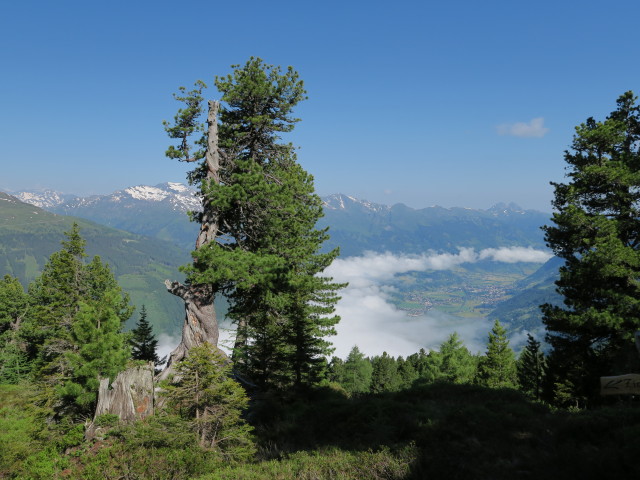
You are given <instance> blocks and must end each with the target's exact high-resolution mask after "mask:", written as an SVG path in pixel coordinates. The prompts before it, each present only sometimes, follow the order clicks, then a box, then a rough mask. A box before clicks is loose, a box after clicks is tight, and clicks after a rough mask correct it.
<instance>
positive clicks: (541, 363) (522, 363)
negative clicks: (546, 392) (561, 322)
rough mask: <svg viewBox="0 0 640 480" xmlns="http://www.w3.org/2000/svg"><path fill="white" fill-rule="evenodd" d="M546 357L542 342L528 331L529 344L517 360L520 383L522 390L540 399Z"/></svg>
mask: <svg viewBox="0 0 640 480" xmlns="http://www.w3.org/2000/svg"><path fill="white" fill-rule="evenodd" d="M545 369H546V359H545V356H544V352H543V351H542V350H541V349H540V342H539V341H537V340H536V339H535V338H533V336H532V335H531V334H530V333H527V345H526V346H525V348H524V349H523V350H522V352H521V353H520V357H519V358H518V362H517V370H518V383H519V385H520V388H521V389H522V391H524V392H526V393H528V394H529V395H531V396H533V398H535V399H536V400H540V398H541V395H542V387H543V385H544V380H545V373H546V372H545Z"/></svg>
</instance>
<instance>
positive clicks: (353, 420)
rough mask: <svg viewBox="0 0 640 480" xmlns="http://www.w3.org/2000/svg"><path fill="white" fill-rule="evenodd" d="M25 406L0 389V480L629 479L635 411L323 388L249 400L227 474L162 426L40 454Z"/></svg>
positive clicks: (473, 393) (638, 440) (428, 388)
mask: <svg viewBox="0 0 640 480" xmlns="http://www.w3.org/2000/svg"><path fill="white" fill-rule="evenodd" d="M31 398H32V393H29V389H25V388H21V387H10V386H0V478H70V479H75V478H77V479H80V478H83V479H84V478H87V479H91V478H114V479H115V478H140V479H143V478H158V479H161V478H172V479H192V478H194V479H200V480H218V479H220V480H226V479H239V480H242V479H282V480H284V479H308V480H311V479H345V480H349V479H389V480H413V479H425V478H426V479H428V478H446V479H484V478H491V479H498V480H499V479H514V478H515V479H517V478H525V479H526V478H547V479H555V478H587V479H588V478H639V477H640V464H639V463H638V461H637V454H638V452H639V451H640V408H639V407H638V405H637V404H635V403H629V402H627V403H625V404H621V405H614V406H609V407H604V408H600V409H595V410H590V411H580V412H568V411H563V410H554V409H552V408H550V407H548V406H545V405H543V404H540V403H537V402H534V401H532V400H530V399H528V398H526V397H525V396H524V395H522V394H521V393H520V392H517V391H514V390H508V389H505V390H492V389H487V388H483V387H479V386H472V385H451V384H425V383H417V384H415V385H414V387H413V388H411V389H409V390H405V391H401V392H397V393H387V394H380V395H363V396H360V397H353V398H347V397H346V396H345V395H344V394H343V393H341V392H340V391H338V390H334V389H332V388H329V387H327V388H322V389H317V390H313V391H310V392H307V393H306V394H305V395H295V396H294V395H254V398H253V400H252V407H251V410H250V411H249V412H248V415H247V418H248V420H249V421H250V422H251V423H252V424H253V425H254V427H255V434H256V441H257V446H258V452H259V453H258V455H257V457H256V458H255V461H253V462H250V463H238V464H230V463H226V462H221V461H220V460H219V459H218V458H217V457H216V456H215V455H213V454H212V453H211V452H203V451H199V450H197V449H196V448H192V447H189V446H188V445H189V443H188V442H189V439H188V435H187V436H186V437H184V435H183V437H180V435H178V434H175V433H172V432H171V431H164V430H162V428H164V427H162V425H161V427H162V428H161V429H160V430H159V429H158V428H160V427H158V426H157V425H156V427H153V428H152V426H149V425H147V426H144V425H140V427H136V428H135V429H134V430H133V433H129V434H127V435H119V436H112V437H110V438H107V439H106V440H101V441H99V442H97V443H93V444H83V445H81V446H79V447H74V448H71V449H69V448H67V449H66V453H65V449H64V448H62V449H61V448H58V450H57V451H56V450H52V445H56V443H55V442H45V441H43V440H42V439H43V438H44V437H43V435H42V433H39V432H40V431H41V430H42V429H43V428H44V425H43V424H42V420H39V419H38V417H37V415H35V413H34V410H33V408H31V407H30V406H29V405H30V402H31ZM158 425H160V424H158ZM154 428H155V430H154ZM136 429H137V430H138V431H136ZM154 432H155V433H154ZM154 437H155V440H154ZM179 438H183V440H180V441H178V439H179ZM184 439H186V440H184ZM176 442H177V443H176ZM174 443H175V444H174ZM61 444H62V443H60V442H58V443H57V445H61ZM38 472H40V473H38ZM47 475H49V476H48V477H47Z"/></svg>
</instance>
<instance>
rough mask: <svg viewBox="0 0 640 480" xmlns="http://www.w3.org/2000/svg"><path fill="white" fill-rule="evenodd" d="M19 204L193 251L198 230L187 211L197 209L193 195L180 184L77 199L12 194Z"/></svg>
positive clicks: (46, 194)
mask: <svg viewBox="0 0 640 480" xmlns="http://www.w3.org/2000/svg"><path fill="white" fill-rule="evenodd" d="M13 195H14V196H16V197H18V198H19V199H21V200H22V201H23V202H26V203H30V204H32V205H37V206H39V207H41V208H43V209H45V210H48V211H50V212H53V213H58V214H63V215H73V216H76V217H81V218H86V219H88V220H92V221H94V222H97V223H101V224H103V225H107V226H109V227H114V228H119V229H121V230H127V231H129V232H133V233H138V234H142V235H148V236H152V237H157V238H160V239H162V240H169V241H172V242H174V243H176V244H178V245H180V246H182V247H185V248H189V249H191V248H193V243H194V239H195V236H196V232H197V230H198V227H197V225H196V224H194V223H191V222H189V218H188V217H187V215H186V212H188V211H197V210H199V209H200V208H201V203H200V199H199V198H198V196H197V195H196V191H195V190H194V189H193V188H191V187H188V186H187V185H184V184H182V183H174V182H167V183H161V184H158V185H155V186H149V185H136V186H133V187H128V188H125V189H123V190H118V191H115V192H113V193H111V194H108V195H93V196H90V197H79V196H75V195H62V194H60V193H57V192H54V191H51V190H47V191H44V192H16V193H14V194H13Z"/></svg>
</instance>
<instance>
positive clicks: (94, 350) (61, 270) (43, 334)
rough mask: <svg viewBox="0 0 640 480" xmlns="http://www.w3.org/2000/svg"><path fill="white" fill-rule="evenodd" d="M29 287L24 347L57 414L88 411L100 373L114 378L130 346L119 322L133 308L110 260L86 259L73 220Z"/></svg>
mask: <svg viewBox="0 0 640 480" xmlns="http://www.w3.org/2000/svg"><path fill="white" fill-rule="evenodd" d="M65 235H66V236H67V240H66V241H63V242H62V249H61V250H60V251H59V252H55V253H53V254H52V255H51V256H50V258H49V261H48V262H47V264H46V265H45V267H44V269H43V272H42V274H41V275H40V276H39V277H38V278H37V279H36V280H35V281H34V283H33V284H32V285H31V286H30V287H29V297H30V302H31V305H30V308H29V314H28V315H27V317H26V318H25V321H24V322H23V324H22V326H21V331H20V336H21V337H23V338H25V343H26V345H27V351H28V352H29V353H30V354H31V357H32V358H34V359H35V360H36V368H35V370H34V376H35V378H36V379H37V380H39V381H42V382H43V383H44V385H45V386H48V387H50V388H48V389H47V392H48V393H51V394H52V395H53V397H54V398H52V400H55V404H56V405H57V407H56V408H57V410H58V411H57V413H58V414H70V415H88V414H90V413H92V412H91V410H92V408H93V406H94V404H95V400H96V396H97V390H98V382H99V378H100V377H101V376H106V377H110V378H113V377H114V376H115V374H116V373H117V372H118V371H119V370H120V369H122V368H123V367H124V364H125V362H126V360H127V359H128V358H129V355H130V352H129V349H128V346H127V344H126V341H125V337H124V334H122V328H123V326H124V323H125V322H126V321H127V319H128V318H129V316H130V315H131V313H132V311H133V307H131V306H130V305H129V296H128V295H127V294H125V293H124V292H122V289H121V288H120V286H119V285H118V283H117V281H116V279H115V277H114V275H113V273H112V272H111V270H110V268H109V267H108V265H105V264H103V263H102V261H101V260H100V258H99V257H97V256H96V257H94V258H93V259H92V261H91V262H90V263H89V264H85V262H84V258H85V257H86V254H85V251H84V245H85V241H84V239H83V238H82V237H81V236H80V231H79V228H78V225H77V224H74V225H73V227H72V229H71V231H70V232H66V233H65Z"/></svg>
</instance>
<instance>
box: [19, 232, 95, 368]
mask: <svg viewBox="0 0 640 480" xmlns="http://www.w3.org/2000/svg"><path fill="white" fill-rule="evenodd" d="M65 235H66V237H67V240H65V241H63V242H62V249H61V250H60V251H58V252H55V253H53V254H51V256H50V257H49V260H48V262H47V263H46V264H45V266H44V268H43V270H42V273H41V274H40V276H39V277H38V278H36V280H35V281H34V282H33V283H32V284H31V285H29V297H30V299H31V304H32V307H31V309H30V312H29V316H28V318H27V319H26V321H25V325H24V330H23V332H22V333H23V335H24V336H25V338H26V340H27V348H28V353H29V356H30V357H31V358H32V359H35V360H36V363H37V365H38V368H39V369H40V370H41V372H40V373H42V374H45V375H49V374H54V373H56V372H57V373H59V374H62V375H64V374H66V370H67V366H66V360H65V357H64V352H66V351H68V350H70V349H71V348H72V343H71V339H70V331H71V325H72V323H73V319H74V317H75V315H76V314H77V313H78V310H79V308H80V301H81V300H82V298H83V296H84V295H85V294H86V293H87V285H86V282H85V279H86V278H85V277H86V275H85V269H84V258H85V257H86V253H85V250H84V247H85V241H84V239H83V238H82V237H81V236H80V229H79V227H78V224H77V223H74V224H73V227H72V228H71V230H70V231H69V232H65Z"/></svg>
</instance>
